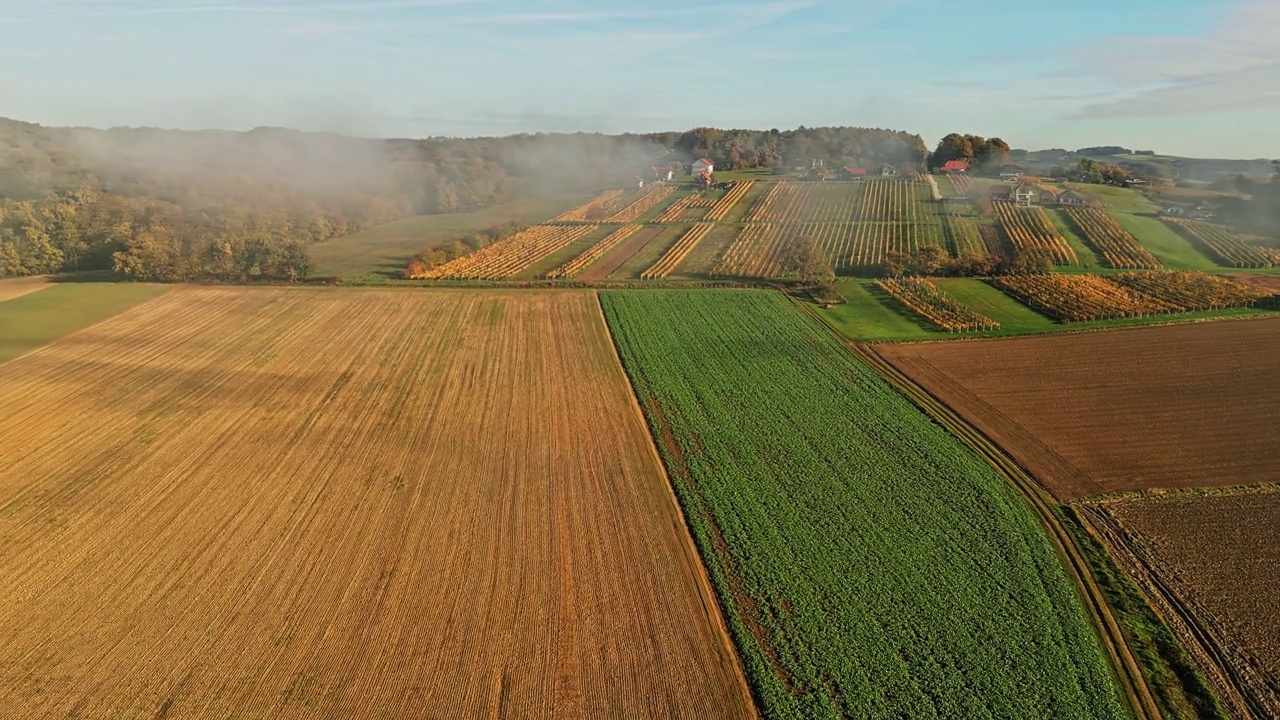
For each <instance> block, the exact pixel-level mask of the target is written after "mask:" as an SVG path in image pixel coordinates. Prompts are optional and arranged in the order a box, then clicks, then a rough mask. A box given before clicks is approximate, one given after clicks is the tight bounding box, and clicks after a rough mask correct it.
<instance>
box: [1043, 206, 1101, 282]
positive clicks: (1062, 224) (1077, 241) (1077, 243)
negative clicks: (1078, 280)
mask: <svg viewBox="0 0 1280 720" xmlns="http://www.w3.org/2000/svg"><path fill="white" fill-rule="evenodd" d="M1044 212H1045V215H1048V216H1049V222H1051V223H1053V227H1054V228H1055V229H1056V230H1057V231H1058V232H1059V233H1061V234H1062V237H1064V238H1066V240H1067V244H1068V245H1070V246H1071V249H1072V250H1074V251H1075V253H1076V258H1077V262H1076V264H1075V265H1074V266H1073V267H1076V268H1080V269H1081V270H1087V271H1089V272H1095V271H1097V270H1098V269H1100V268H1102V267H1103V263H1102V261H1101V260H1099V259H1098V255H1097V254H1096V253H1094V252H1093V249H1092V248H1090V247H1089V244H1088V243H1086V242H1085V241H1084V238H1082V237H1080V233H1078V232H1076V229H1075V228H1074V227H1072V226H1071V223H1069V222H1067V219H1066V218H1065V217H1063V216H1062V213H1060V212H1058V211H1057V210H1050V209H1047V208H1046V209H1045V211H1044Z"/></svg>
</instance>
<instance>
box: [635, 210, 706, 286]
mask: <svg viewBox="0 0 1280 720" xmlns="http://www.w3.org/2000/svg"><path fill="white" fill-rule="evenodd" d="M714 227H715V225H714V224H712V223H698V224H697V225H694V226H693V227H692V228H689V230H688V232H686V233H685V234H684V235H682V236H680V239H679V240H677V241H676V244H675V245H672V246H671V249H670V250H668V251H667V252H666V253H665V254H663V256H662V257H661V258H659V260H658V262H656V263H654V265H653V267H651V268H649V269H648V270H645V271H644V272H642V273H640V279H642V280H653V279H655V278H664V277H666V276H668V275H670V274H671V272H672V271H673V270H675V269H676V267H677V266H678V265H679V264H680V263H681V262H683V261H684V259H685V258H686V257H688V255H689V253H690V252H692V251H693V248H694V247H695V246H696V245H697V244H698V243H699V242H701V241H702V238H704V237H706V236H707V234H708V233H710V232H711V230H712V228H714Z"/></svg>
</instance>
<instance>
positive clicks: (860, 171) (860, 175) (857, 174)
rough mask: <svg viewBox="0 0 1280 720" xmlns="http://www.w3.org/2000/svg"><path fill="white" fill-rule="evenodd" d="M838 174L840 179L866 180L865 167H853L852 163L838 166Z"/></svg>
mask: <svg viewBox="0 0 1280 720" xmlns="http://www.w3.org/2000/svg"><path fill="white" fill-rule="evenodd" d="M839 175H840V179H841V180H866V179H867V169H866V168H860V167H853V166H852V165H845V166H844V167H842V168H840V173H839Z"/></svg>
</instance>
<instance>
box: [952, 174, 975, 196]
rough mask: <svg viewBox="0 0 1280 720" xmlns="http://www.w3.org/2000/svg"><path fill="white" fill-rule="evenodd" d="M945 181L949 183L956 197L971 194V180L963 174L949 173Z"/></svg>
mask: <svg viewBox="0 0 1280 720" xmlns="http://www.w3.org/2000/svg"><path fill="white" fill-rule="evenodd" d="M947 179H948V180H950V181H951V186H952V187H953V188H955V191H956V194H957V195H960V196H968V195H971V194H972V193H973V178H971V177H969V176H968V175H966V174H965V173H951V174H949V175H947Z"/></svg>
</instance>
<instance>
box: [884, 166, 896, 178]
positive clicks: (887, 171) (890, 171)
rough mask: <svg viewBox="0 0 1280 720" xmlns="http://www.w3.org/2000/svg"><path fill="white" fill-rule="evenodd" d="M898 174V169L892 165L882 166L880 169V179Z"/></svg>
mask: <svg viewBox="0 0 1280 720" xmlns="http://www.w3.org/2000/svg"><path fill="white" fill-rule="evenodd" d="M897 174H898V168H896V167H894V166H892V165H882V166H881V167H880V177H893V176H895V175H897Z"/></svg>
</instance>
